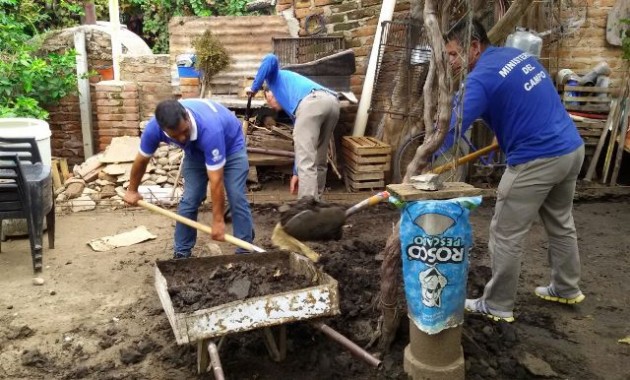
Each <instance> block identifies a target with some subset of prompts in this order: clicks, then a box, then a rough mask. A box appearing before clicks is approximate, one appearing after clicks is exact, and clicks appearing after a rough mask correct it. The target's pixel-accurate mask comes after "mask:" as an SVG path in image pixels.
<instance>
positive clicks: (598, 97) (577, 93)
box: [562, 85, 617, 113]
mask: <svg viewBox="0 0 630 380" xmlns="http://www.w3.org/2000/svg"><path fill="white" fill-rule="evenodd" d="M616 93H617V90H615V89H612V88H608V87H584V86H568V85H565V86H564V89H563V91H562V103H563V104H564V107H565V108H566V109H567V110H568V111H581V112H597V113H608V111H610V102H611V101H612V99H613V97H614V96H615V95H616Z"/></svg>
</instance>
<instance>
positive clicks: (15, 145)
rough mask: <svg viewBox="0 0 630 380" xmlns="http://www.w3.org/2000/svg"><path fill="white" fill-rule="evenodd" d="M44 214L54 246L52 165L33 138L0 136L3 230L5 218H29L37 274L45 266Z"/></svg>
mask: <svg viewBox="0 0 630 380" xmlns="http://www.w3.org/2000/svg"><path fill="white" fill-rule="evenodd" d="M44 216H45V217H46V223H47V227H48V247H49V248H50V249H54V248H55V205H54V197H53V189H52V172H51V166H50V165H45V164H44V163H42V158H41V155H40V153H39V149H38V147H37V142H36V141H35V139H34V138H3V137H0V233H1V231H2V220H3V219H26V221H27V226H28V235H29V240H30V244H31V256H32V259H33V271H34V272H35V273H36V274H37V273H41V271H42V268H43V265H42V255H43V249H42V237H43V229H44ZM0 244H1V243H0ZM0 248H1V246H0Z"/></svg>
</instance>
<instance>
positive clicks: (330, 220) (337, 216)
mask: <svg viewBox="0 0 630 380" xmlns="http://www.w3.org/2000/svg"><path fill="white" fill-rule="evenodd" d="M345 221H346V211H345V209H343V208H341V207H326V208H319V209H317V210H304V211H301V212H299V213H297V214H296V215H295V216H293V217H292V218H291V219H289V220H288V221H286V222H285V223H284V224H283V225H282V228H283V229H284V231H285V232H286V233H287V234H289V235H291V236H293V237H294V238H296V239H298V240H301V241H311V240H339V239H341V235H342V230H341V228H342V227H343V225H344V223H345Z"/></svg>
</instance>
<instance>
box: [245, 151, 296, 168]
mask: <svg viewBox="0 0 630 380" xmlns="http://www.w3.org/2000/svg"><path fill="white" fill-rule="evenodd" d="M247 158H248V160H249V165H250V166H283V165H293V158H291V157H283V156H272V155H269V154H262V153H248V154H247Z"/></svg>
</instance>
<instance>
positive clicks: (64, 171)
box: [59, 158, 70, 181]
mask: <svg viewBox="0 0 630 380" xmlns="http://www.w3.org/2000/svg"><path fill="white" fill-rule="evenodd" d="M59 168H60V169H61V177H62V178H63V180H64V181H65V180H67V179H68V178H70V170H69V169H68V160H67V159H65V158H60V159H59Z"/></svg>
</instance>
